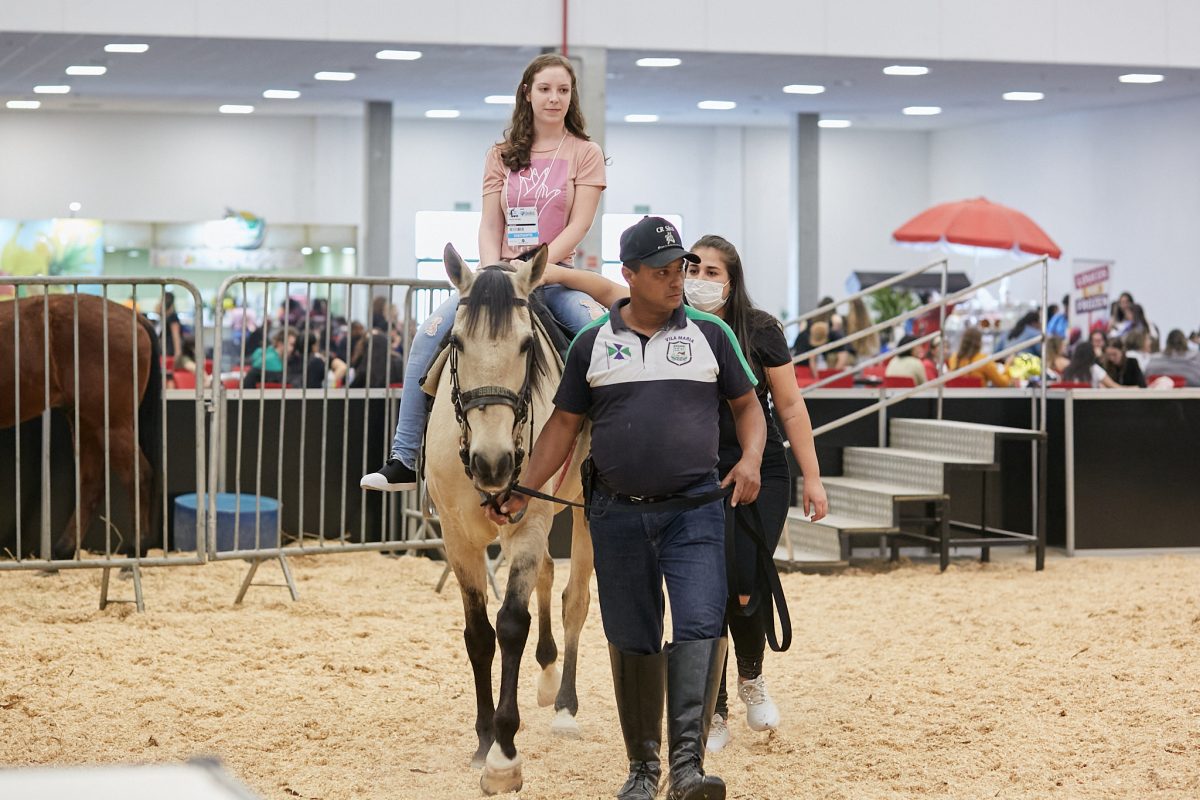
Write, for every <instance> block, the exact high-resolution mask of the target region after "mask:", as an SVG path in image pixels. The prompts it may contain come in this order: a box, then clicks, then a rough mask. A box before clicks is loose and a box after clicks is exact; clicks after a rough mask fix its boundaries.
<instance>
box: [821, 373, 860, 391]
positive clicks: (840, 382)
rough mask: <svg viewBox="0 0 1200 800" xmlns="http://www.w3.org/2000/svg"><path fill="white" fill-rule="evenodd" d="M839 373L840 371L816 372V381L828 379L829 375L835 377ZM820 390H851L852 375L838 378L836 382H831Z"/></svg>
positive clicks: (852, 385)
mask: <svg viewBox="0 0 1200 800" xmlns="http://www.w3.org/2000/svg"><path fill="white" fill-rule="evenodd" d="M839 372H841V370H840V369H822V370H817V380H824V379H826V378H828V377H830V376H831V375H837V374H838V373H839ZM821 388H822V389H853V388H854V375H853V374H850V375H847V376H846V377H844V378H838V379H837V380H836V381H831V382H829V383H827V384H825V385H824V386H822V387H821Z"/></svg>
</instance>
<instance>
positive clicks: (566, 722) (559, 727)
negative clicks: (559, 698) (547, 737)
mask: <svg viewBox="0 0 1200 800" xmlns="http://www.w3.org/2000/svg"><path fill="white" fill-rule="evenodd" d="M550 732H551V733H552V734H554V735H555V736H561V737H563V738H564V739H578V738H579V737H580V730H579V723H578V722H576V721H575V717H574V716H572V715H571V712H570V711H568V710H567V709H565V708H560V709H559V710H558V713H557V714H555V715H554V721H553V722H551V723H550Z"/></svg>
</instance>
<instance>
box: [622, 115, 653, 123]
mask: <svg viewBox="0 0 1200 800" xmlns="http://www.w3.org/2000/svg"><path fill="white" fill-rule="evenodd" d="M625 121H626V122H658V114H626V115H625Z"/></svg>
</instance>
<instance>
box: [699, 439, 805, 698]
mask: <svg viewBox="0 0 1200 800" xmlns="http://www.w3.org/2000/svg"><path fill="white" fill-rule="evenodd" d="M791 484H792V476H791V472H790V470H788V465H787V460H786V458H785V457H784V455H783V453H779V454H778V457H774V456H772V455H767V456H765V457H764V458H763V465H762V488H761V489H759V492H758V499H757V500H755V501H754V506H757V508H758V513H759V516H760V518H761V519H762V524H763V530H762V531H760V533H761V534H762V537H763V540H764V541H765V542H766V544H767V548H768V550H769V553H768V555H769V557H773V556H774V554H775V548H777V547H778V546H779V538H780V536H781V535H782V534H783V526H784V524H786V522H787V513H788V508H789V504H790V502H791V494H792V487H791ZM732 513H734V514H743V515H745V517H746V520H745V521H746V522H749V523H751V524H753V516H752V515H751V513H750V507H749V506H738V507H737V508H734V509H732ZM734 556H735V558H734V560H735V564H736V594H737V595H738V596H747V595H748V596H750V597H751V598H752V599H753V601H754V602H756V604H757V605H758V607H757V608H756V609H755V610H754V612H753V613H752V614H751V615H750V616H748V617H747V616H743V615H742V613H741V608H740V607H734V604H735V603H736V602H737V601H736V600H734V599H732V598H731V599H730V608H729V610H728V614H727V617H726V619H727V622H728V625H729V635H730V638H732V639H733V651H734V657H735V659H736V661H737V665H738V674H739V675H740V676H742V677H743V678H757V677H758V676H759V675H761V674H762V663H763V656H764V655H765V653H766V641H767V627H766V626H767V625H768V624H769V621H768V620H767V619H766V618H765V616H764V614H765V606H763V605H762V604H761V603H757V601H759V600H760V599H761V597H762V595H763V593H764V592H769V591H770V588H769V587H768V586H767V585H766V584H765V583H763V581H762V580H761V579H760V578H761V576H760V575H759V572H758V563H759V561H758V559H759V555H758V549H757V545H756V544H755V543H754V542H753V541H752V540H751V539H750V537H749V536H747V535H746V534H745V533H744V532H743V531H742V528H741V526H738V527H737V528H736V534H735V538H734ZM730 594H734V592H730ZM717 712H718V713H720V714H721V715H722V716H728V713H729V697H728V692H727V691H726V686H725V678H724V677H722V678H721V691H720V693H719V694H718V696H717Z"/></svg>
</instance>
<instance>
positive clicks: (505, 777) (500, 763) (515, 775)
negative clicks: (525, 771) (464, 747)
mask: <svg viewBox="0 0 1200 800" xmlns="http://www.w3.org/2000/svg"><path fill="white" fill-rule="evenodd" d="M524 783H525V781H524V779H523V778H522V777H521V756H520V755H517V757H516V758H513V759H508V758H505V757H504V753H502V752H500V745H498V744H494V745H492V749H491V750H489V751H488V754H487V761H486V763H485V764H484V765H483V775H481V776H480V777H479V788H481V789H483V793H484V794H486V795H493V794H504V793H505V792H519V791H521V787H522V786H523V785H524Z"/></svg>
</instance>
